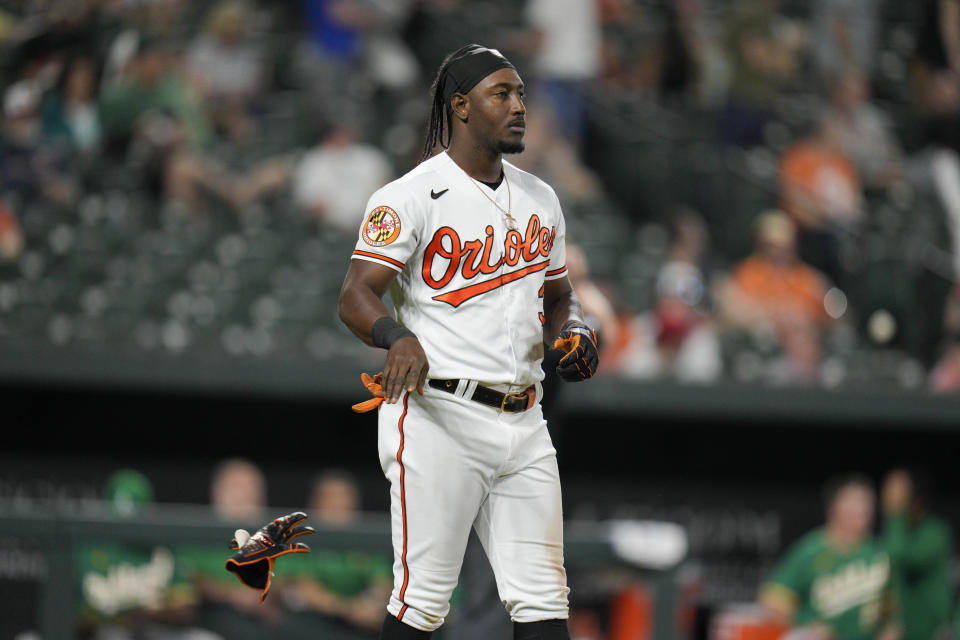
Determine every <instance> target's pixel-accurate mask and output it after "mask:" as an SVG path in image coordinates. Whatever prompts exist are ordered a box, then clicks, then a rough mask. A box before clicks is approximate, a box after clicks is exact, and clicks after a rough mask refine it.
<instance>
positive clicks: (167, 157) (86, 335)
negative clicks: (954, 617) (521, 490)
mask: <svg viewBox="0 0 960 640" xmlns="http://www.w3.org/2000/svg"><path fill="white" fill-rule="evenodd" d="M467 42H480V43H484V44H487V45H489V46H492V47H496V48H498V49H500V50H501V51H502V52H504V54H505V55H507V57H509V58H511V60H513V61H514V62H515V63H516V64H517V67H518V69H519V70H520V72H521V75H522V77H523V78H524V80H525V81H526V83H527V85H528V90H527V95H528V98H529V99H528V116H527V120H528V128H527V135H526V142H527V149H526V151H525V152H524V153H523V154H521V155H519V156H515V157H511V158H508V160H510V161H511V162H515V163H516V164H517V165H518V166H520V167H521V168H524V169H528V170H530V171H532V172H534V173H535V174H537V175H539V176H540V177H542V178H543V179H545V180H546V181H547V182H548V183H550V184H551V185H553V186H554V188H555V189H556V190H557V192H558V195H559V197H560V199H561V202H562V203H563V205H564V209H565V215H566V219H567V226H568V231H569V238H568V240H569V243H570V247H569V249H568V260H569V264H568V267H569V271H570V278H571V281H572V282H573V284H574V287H575V288H576V290H577V293H578V295H579V296H580V298H581V300H582V302H583V304H584V307H585V310H586V311H587V312H588V314H589V315H590V316H591V317H592V318H593V320H594V322H595V323H596V325H597V326H598V327H599V328H600V329H601V332H602V336H603V345H602V347H603V350H604V353H603V354H602V358H601V361H602V373H603V375H606V376H618V377H622V378H628V379H636V380H650V379H670V380H676V381H678V382H681V383H701V384H702V383H712V382H716V381H720V380H725V379H731V380H735V381H738V382H745V383H757V384H766V385H807V386H816V387H823V388H829V389H850V388H860V387H867V386H870V387H878V386H879V387H881V388H883V387H884V386H889V387H895V388H907V389H925V390H930V391H935V392H950V391H957V390H960V286H958V285H957V282H958V278H960V156H958V155H957V154H958V152H960V1H957V0H916V1H913V2H905V1H903V0H595V1H591V0H471V1H469V2H467V1H466V0H288V1H276V2H267V1H265V0H247V1H239V0H18V1H4V0H0V47H2V50H3V55H2V57H0V87H2V105H0V106H2V110H3V112H2V124H0V360H2V359H5V358H12V357H13V356H12V355H11V354H13V353H14V352H17V353H21V354H22V353H24V352H26V353H27V354H28V356H27V357H30V355H29V354H31V350H34V349H36V350H41V349H44V350H45V349H55V350H59V351H57V353H61V354H63V362H67V361H68V360H69V358H70V357H71V356H72V355H73V354H78V353H82V354H85V355H86V356H91V355H92V356H94V357H96V358H99V359H100V361H101V362H102V365H103V367H104V368H108V367H110V366H112V365H113V363H114V361H115V360H119V359H122V358H123V357H125V356H127V355H129V354H133V355H135V356H137V355H139V356H147V357H152V356H160V355H163V356H164V357H167V358H171V359H178V358H179V359H180V360H182V361H184V362H188V363H189V365H190V366H192V367H197V368H202V367H203V366H204V365H205V364H208V363H212V362H223V361H227V362H233V361H234V360H236V359H239V358H253V359H258V361H260V362H268V361H269V362H274V363H278V364H279V365H280V366H287V365H290V366H294V365H303V364H304V363H306V365H308V366H313V365H320V364H324V363H330V362H332V361H335V362H342V361H344V359H346V358H350V357H355V358H357V359H360V360H365V361H366V362H369V363H377V362H378V358H380V354H378V353H371V350H369V349H367V348H366V347H364V346H363V345H361V344H360V343H359V342H358V341H356V340H354V339H352V338H351V337H350V336H349V334H348V332H347V331H346V329H345V328H343V327H342V325H341V324H340V323H339V322H338V320H337V318H336V297H337V294H338V291H339V287H340V284H341V280H342V276H343V273H344V272H345V268H346V265H347V261H348V260H349V256H350V253H351V251H352V248H353V244H354V237H355V234H356V230H357V228H358V226H359V224H360V221H361V219H362V217H363V213H364V212H363V209H364V207H365V203H366V199H367V197H368V195H369V194H370V193H372V192H373V191H374V190H375V189H376V188H377V187H379V186H381V185H382V184H384V183H386V182H387V181H389V180H391V179H393V178H394V177H396V176H398V175H401V174H402V173H404V172H406V171H407V170H408V169H409V168H410V167H411V166H412V165H413V164H414V163H415V162H416V159H417V157H418V155H419V153H420V150H421V147H422V135H423V132H424V130H425V126H426V120H427V116H428V113H429V104H428V88H429V84H430V81H431V80H432V75H433V73H434V71H435V69H436V68H437V66H438V64H439V62H440V60H441V59H442V57H443V56H444V55H445V54H446V53H447V52H449V51H451V50H453V49H455V48H457V47H459V46H461V45H463V44H464V43H467ZM0 364H2V362H0ZM371 366H375V365H371ZM223 478H229V480H228V481H223V482H221V480H223ZM113 480H114V481H115V483H116V484H115V485H112V486H111V488H110V489H109V490H108V492H109V497H110V498H111V500H113V502H114V504H116V505H119V506H118V507H117V508H118V509H120V510H121V511H122V510H123V509H125V508H132V507H130V505H131V504H132V503H139V502H149V501H150V500H151V497H150V496H151V489H150V481H149V480H148V479H146V478H144V477H142V476H140V475H139V474H136V473H126V474H121V475H118V476H116V477H115V478H113ZM263 483H264V477H263V474H262V472H261V471H260V470H258V469H257V468H256V467H254V466H253V465H251V464H250V463H249V462H246V461H242V460H231V461H225V462H224V464H223V465H222V466H220V467H218V469H217V470H216V472H215V474H214V479H213V481H212V482H211V504H213V505H214V506H218V505H220V506H218V507H217V508H220V509H226V510H224V511H223V514H222V515H223V516H224V518H226V520H225V521H231V522H233V521H240V520H244V521H246V520H248V519H255V518H259V517H260V516H261V515H262V513H261V510H262V508H263V505H264V487H263ZM314 488H315V490H314V491H313V492H312V494H311V496H312V497H311V498H309V501H310V502H311V505H310V508H308V509H307V511H308V512H309V513H310V514H311V517H312V518H314V519H317V520H319V521H321V522H325V523H327V524H328V525H329V526H331V527H334V528H335V527H337V526H341V525H344V524H345V523H350V522H353V518H355V517H357V510H358V509H359V502H358V501H359V496H358V494H357V493H356V487H355V486H354V485H353V484H352V482H351V479H350V477H349V475H347V474H344V473H341V472H336V473H331V474H328V475H325V476H323V477H321V478H318V479H317V483H316V485H314ZM860 488H861V489H862V488H863V487H862V486H861V487H860ZM891 492H892V493H896V491H895V490H892V489H885V490H884V493H883V494H882V496H883V497H882V499H881V505H882V507H883V509H884V515H885V516H887V518H888V519H890V518H895V517H900V516H904V514H905V512H906V511H907V509H908V507H907V503H908V502H909V500H907V499H906V498H904V497H903V493H904V492H903V491H901V492H900V494H899V496H900V497H899V502H897V500H895V499H894V498H891V497H890V496H889V495H888V494H889V493H891ZM862 497H863V492H862V491H861V492H860V498H862ZM871 499H872V498H871ZM131 501H132V503H131ZM863 502H864V501H863V500H861V501H860V503H858V504H859V508H860V511H859V512H858V514H859V517H860V520H858V521H857V522H859V523H860V526H861V528H860V530H859V531H860V533H858V534H857V535H854V536H851V535H848V536H847V537H848V538H851V537H852V539H853V542H854V543H855V544H856V545H857V546H856V549H857V550H860V549H861V547H862V548H863V549H868V550H869V549H873V548H874V545H875V544H879V543H877V542H876V541H874V540H872V538H870V536H868V535H866V534H865V533H864V531H865V530H864V529H863V521H864V520H863V518H864V509H865V508H866V507H864V506H863ZM891 503H895V504H893V506H891ZM123 505H127V507H124V506H123ZM224 505H227V506H224ZM294 506H295V505H294ZM856 508H857V507H856V505H855V507H854V510H856ZM230 509H236V511H229V510H230ZM134 510H135V509H134ZM872 510H873V503H872V502H870V505H869V518H868V520H869V521H868V522H867V525H868V526H867V529H869V528H870V526H869V525H872V516H873V511H872ZM917 514H918V515H917V518H919V517H920V515H921V512H919V511H918V512H917ZM0 515H2V513H0ZM271 515H273V514H271ZM855 515H857V514H855ZM924 515H925V514H924ZM911 517H913V516H911ZM853 519H854V520H856V518H855V517H854V518H853ZM846 522H847V524H849V523H850V520H849V519H848V520H846ZM829 523H830V514H829V513H828V522H827V524H828V525H829ZM854 524H856V523H854ZM900 524H902V522H901V523H900ZM913 524H916V522H915V521H911V526H912V525H913ZM894 526H897V525H894ZM939 526H940V525H939V524H937V526H936V527H934V529H936V530H937V532H940V529H939ZM828 528H829V526H828ZM854 528H856V527H854ZM848 533H849V532H848ZM900 534H903V530H902V529H898V530H894V532H893V533H884V536H883V537H884V538H889V537H891V536H892V537H893V538H894V542H892V543H891V542H889V540H888V541H887V542H885V543H884V544H893V545H894V547H895V548H896V549H897V550H898V552H902V551H903V536H902V535H900ZM898 535H900V537H899V538H898V537H897V536H898ZM858 536H859V537H858ZM0 542H3V543H4V544H6V543H7V542H9V540H8V539H6V538H2V539H0ZM898 544H899V545H900V546H897V545H898ZM938 544H939V543H938ZM894 547H890V548H894ZM17 549H19V547H18V548H17ZM158 549H159V548H147V550H146V551H145V547H143V546H142V545H141V546H136V545H134V546H132V547H125V546H123V545H109V544H102V545H90V546H89V547H83V548H80V549H78V550H77V552H78V553H77V558H78V559H77V560H76V562H77V567H78V575H90V576H93V577H90V578H89V579H84V578H81V583H80V584H78V585H74V587H75V588H76V590H77V591H78V592H79V593H81V594H82V600H83V603H84V605H83V606H84V610H83V614H82V615H81V617H80V620H79V632H80V634H81V636H83V637H96V638H122V637H128V635H125V634H128V630H129V627H130V626H131V625H134V624H136V625H139V626H138V629H139V631H138V633H142V634H144V635H142V637H147V638H151V637H171V635H170V634H171V633H174V632H172V631H171V628H173V629H174V630H175V634H174V636H173V637H180V638H198V639H203V638H210V637H211V636H210V633H211V632H209V631H203V630H201V628H206V629H217V630H218V632H219V633H221V634H223V636H224V637H228V638H240V637H245V636H243V634H244V633H247V634H253V635H255V636H257V637H262V635H263V631H262V629H263V628H269V629H271V633H276V634H277V635H279V634H280V633H281V631H280V630H281V629H282V630H283V631H282V632H283V633H284V635H285V636H287V637H301V636H302V635H303V634H305V633H313V634H317V633H320V631H319V630H320V629H321V628H325V627H321V626H318V625H322V624H328V625H330V629H331V630H330V631H329V633H330V634H335V633H336V634H340V635H337V636H336V637H341V636H342V637H346V638H352V637H369V636H370V634H373V635H374V636H375V631H374V630H375V629H376V628H377V627H378V624H379V620H380V618H381V615H382V614H381V612H382V607H381V605H380V604H379V603H380V602H382V599H383V597H384V593H385V591H384V590H385V589H388V588H389V584H390V559H389V558H386V559H384V558H382V557H379V556H376V555H375V554H364V553H360V552H357V553H345V554H340V553H336V552H333V551H331V552H319V550H318V552H316V553H314V554H312V555H311V556H307V557H306V559H305V560H303V559H300V558H298V560H301V562H300V563H299V564H300V565H301V566H300V568H299V569H297V571H294V572H292V573H290V574H288V575H287V577H286V578H285V582H284V583H283V584H281V583H278V588H277V592H276V594H274V595H275V596H276V597H271V599H268V601H267V604H266V605H265V606H261V605H259V604H257V602H256V600H257V598H256V594H254V593H252V592H249V591H247V590H245V589H244V588H243V587H241V586H240V585H239V583H238V582H237V581H236V580H235V579H234V577H233V576H230V575H229V574H227V573H226V572H225V571H223V561H224V554H225V551H224V550H223V549H222V548H221V547H217V548H216V549H213V547H197V548H190V547H189V545H186V546H184V547H183V548H177V549H175V557H176V559H177V562H173V560H172V559H171V557H170V556H168V555H165V554H164V552H162V551H158ZM15 550H16V549H15ZM9 551H10V550H9V549H6V548H4V553H7V552H9ZM858 552H859V551H858ZM866 552H867V551H864V553H866ZM937 553H938V555H936V557H935V558H933V562H934V563H935V567H934V569H933V570H931V571H934V572H936V573H937V576H938V577H937V578H936V579H937V580H940V579H941V578H942V574H943V572H944V571H945V567H946V566H948V564H949V563H951V562H952V561H953V559H952V556H951V555H950V554H951V553H952V552H951V551H944V550H943V549H942V548H941V547H937ZM4 557H11V556H9V555H5V556H4ZM295 564H297V563H294V562H290V563H288V566H290V567H294V565H295ZM795 564H799V563H795ZM111 567H127V568H126V569H123V570H119V569H118V570H115V571H113V572H112V573H111ZM131 567H132V568H133V569H130V568H131ZM134 570H135V573H130V571H134ZM298 571H302V573H298ZM796 573H797V571H791V570H789V569H783V570H782V571H781V572H779V573H777V574H776V575H773V574H771V579H779V580H783V581H790V580H791V579H797V578H796ZM131 579H132V582H131V581H129V580H131ZM132 585H137V586H136V588H134V587H133V586H132ZM756 586H757V587H759V586H760V585H759V584H758V585H756ZM781 586H787V588H790V585H781ZM161 587H162V588H161ZM627 595H628V596H629V594H627ZM644 597H645V596H644ZM644 597H640V598H639V600H640V601H641V603H642V602H643V601H644V600H643V598H644ZM938 597H939V596H938ZM944 597H945V598H948V600H949V604H950V607H949V608H950V609H952V608H953V596H952V595H950V596H949V597H948V596H944ZM197 602H204V603H205V606H206V605H209V606H206V608H205V609H204V610H203V612H202V614H203V615H204V616H208V617H206V618H204V619H202V620H200V619H199V618H195V617H192V616H195V615H196V611H195V610H194V609H193V608H192V607H193V605H195V604H196V603H197ZM624 602H626V603H627V604H626V605H624V606H625V607H626V610H627V613H624V614H623V615H624V616H625V617H624V618H622V620H632V621H633V622H630V623H627V622H625V623H623V624H625V625H629V624H633V625H634V626H633V627H629V628H632V629H633V630H634V631H636V629H637V628H642V629H647V631H649V628H648V626H644V625H649V624H650V622H649V619H648V618H644V617H643V616H644V615H646V614H639V613H636V611H637V610H638V609H630V604H629V603H630V602H631V600H630V598H629V597H626V598H625V600H624ZM495 604H498V603H495ZM634 604H636V603H634ZM781 604H782V603H781ZM141 605H143V606H141ZM638 606H639V610H641V611H642V610H644V609H643V606H644V605H642V604H641V605H638ZM630 611H633V613H630ZM238 612H241V614H242V615H241V614H238ZM950 613H952V611H951V612H950ZM938 615H939V613H938ZM631 616H632V617H631ZM637 616H639V618H638V617H637ZM319 620H323V621H325V622H320V621H319ZM581 620H582V621H588V620H589V618H588V617H587V616H586V615H584V616H583V617H582V618H581ZM638 620H639V621H638ZM939 622H941V623H942V622H944V621H943V620H940V621H939ZM583 624H584V625H585V626H583V627H581V628H579V630H578V633H579V636H578V637H582V638H599V637H603V636H602V635H601V633H600V632H599V631H596V630H593V631H591V627H589V623H588V622H583ZM231 625H232V626H231ZM284 625H288V626H284ZM688 631H689V630H688ZM151 633H153V634H155V635H150V634H151ZM624 633H625V635H624V636H622V637H624V638H626V637H634V636H629V635H626V634H627V633H629V632H624ZM689 633H690V634H692V631H690V632H689ZM84 634H85V635H84ZM111 634H113V635H111ZM176 634H180V635H176ZM298 634H301V636H298ZM721 636H722V634H721V635H719V636H716V637H717V638H718V640H719V639H720V638H721ZM488 637H492V636H488ZM611 637H612V636H611ZM690 637H693V636H692V635H691V636H690ZM722 637H728V636H722ZM919 637H920V636H917V638H919ZM904 640H913V638H912V637H911V638H905V639H904Z"/></svg>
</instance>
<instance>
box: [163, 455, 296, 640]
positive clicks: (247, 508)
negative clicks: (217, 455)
mask: <svg viewBox="0 0 960 640" xmlns="http://www.w3.org/2000/svg"><path fill="white" fill-rule="evenodd" d="M266 491H267V485H266V478H265V477H264V474H263V472H262V471H261V470H260V468H259V467H257V465H255V464H254V463H253V462H251V461H249V460H245V459H242V458H230V459H226V460H223V461H221V462H219V463H218V464H217V465H216V467H215V468H214V470H213V474H212V477H211V480H210V504H211V507H212V509H213V513H214V514H215V515H216V516H217V517H218V518H220V519H221V521H223V523H224V529H225V530H229V531H233V530H234V529H237V528H241V527H242V528H244V529H247V530H248V531H253V530H255V529H257V528H259V527H260V526H262V525H263V521H264V520H265V519H266V514H265V513H264V509H265V507H266V497H267V496H266ZM177 558H178V560H179V561H180V562H181V564H182V566H183V567H184V570H185V571H186V573H187V575H189V576H190V577H191V578H192V579H193V583H194V584H195V585H196V588H197V590H198V592H199V594H200V598H201V602H200V607H199V611H198V621H199V623H200V625H201V626H202V627H204V628H206V629H215V630H216V631H217V632H218V633H221V634H222V635H223V636H224V637H226V638H229V639H230V640H235V639H237V640H243V639H247V638H249V639H251V640H252V639H254V638H262V637H263V636H264V634H273V633H276V632H277V629H278V628H279V625H280V624H281V623H282V620H283V615H282V611H281V609H280V607H279V602H278V600H279V598H267V599H266V600H264V601H263V603H261V602H260V593H259V592H258V591H257V590H255V589H250V588H249V587H247V586H245V585H244V584H242V583H241V582H240V581H239V580H237V578H236V576H234V575H232V574H231V573H229V572H228V571H225V570H224V568H223V566H224V565H223V563H224V562H225V559H226V558H225V556H224V550H223V547H222V546H196V545H190V546H185V547H183V548H181V549H178V552H177Z"/></svg>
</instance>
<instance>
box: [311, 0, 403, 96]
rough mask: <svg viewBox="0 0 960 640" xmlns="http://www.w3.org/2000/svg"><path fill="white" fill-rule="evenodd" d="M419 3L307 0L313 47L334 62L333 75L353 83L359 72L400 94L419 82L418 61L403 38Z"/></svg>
mask: <svg viewBox="0 0 960 640" xmlns="http://www.w3.org/2000/svg"><path fill="white" fill-rule="evenodd" d="M416 4H419V3H416V2H411V1H410V0H402V1H401V0H397V1H394V2H355V1H354V0H306V2H304V12H305V16H304V17H305V20H306V24H307V27H308V30H309V35H310V40H311V41H312V43H313V45H314V48H315V49H316V50H317V52H318V53H319V54H320V55H321V56H322V59H323V61H324V62H325V63H327V64H328V65H333V66H334V69H333V71H334V74H335V75H334V78H337V79H340V80H344V81H346V82H347V84H349V80H350V78H349V76H350V75H354V76H356V75H358V74H359V75H362V76H363V77H365V78H367V79H369V80H371V81H372V83H373V84H374V85H375V86H376V87H377V88H380V89H384V90H386V91H387V92H388V93H396V92H401V93H402V92H403V91H405V90H407V89H410V88H412V87H413V86H415V83H416V81H417V73H418V66H417V62H416V59H415V58H414V56H413V53H412V52H411V51H410V49H409V48H408V47H407V45H406V44H405V43H404V42H403V41H402V40H401V39H400V37H399V33H400V31H401V29H402V28H403V25H404V24H405V22H406V20H407V19H408V18H409V17H410V14H411V11H412V9H413V6H414V5H416ZM354 84H355V83H354ZM343 88H344V89H346V90H349V87H346V86H345V87H343Z"/></svg>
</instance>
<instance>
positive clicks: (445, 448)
mask: <svg viewBox="0 0 960 640" xmlns="http://www.w3.org/2000/svg"><path fill="white" fill-rule="evenodd" d="M503 164H504V169H503V170H504V180H503V181H501V183H500V185H499V187H498V188H497V189H496V190H495V191H494V190H493V189H490V188H489V187H487V186H485V185H482V184H480V183H478V182H476V181H475V180H473V179H471V178H470V177H469V176H468V175H467V174H466V173H464V171H463V170H462V169H460V167H459V166H458V165H457V164H456V163H454V161H453V160H452V159H451V158H450V157H449V156H448V155H447V154H446V153H441V154H439V155H437V156H435V157H433V158H431V159H430V160H427V161H425V162H423V163H421V164H420V165H419V166H417V167H416V168H415V169H414V170H412V171H411V172H409V173H408V174H406V175H405V176H403V177H402V178H400V179H398V180H396V181H394V182H391V183H390V184H388V185H387V186H385V187H384V188H382V189H380V190H379V191H377V192H376V193H374V194H373V196H372V197H371V198H370V202H369V205H368V210H367V217H366V219H365V221H364V223H363V226H362V228H361V229H360V238H359V240H358V242H357V247H356V250H355V251H354V253H353V258H354V259H356V260H370V261H373V262H376V263H378V264H382V265H385V266H387V267H390V268H391V269H396V270H397V271H398V272H399V275H398V277H397V279H396V280H395V281H394V286H393V288H392V290H391V294H392V297H393V301H394V307H395V309H396V313H397V320H398V321H399V322H400V323H401V324H403V325H404V326H406V327H407V328H409V329H410V330H411V331H413V332H414V334H416V336H417V338H418V339H419V340H420V344H421V345H422V346H423V350H424V352H425V353H426V356H427V360H428V362H429V364H430V377H431V378H438V379H449V378H459V379H460V380H461V382H460V384H459V385H458V386H457V388H456V389H455V393H448V392H446V391H442V390H438V389H434V388H433V387H431V386H429V385H427V386H425V388H424V393H423V395H420V394H418V393H409V392H407V393H405V394H404V396H403V399H402V401H401V402H398V403H396V404H386V403H384V404H382V405H380V409H379V416H378V420H379V436H378V444H379V453H380V464H381V467H382V468H383V472H384V475H386V477H387V478H388V479H389V480H390V509H391V522H392V535H393V550H394V586H393V592H392V594H391V596H390V602H389V604H388V606H387V610H388V611H389V612H390V613H391V614H392V615H394V616H396V617H397V619H399V620H400V621H401V622H403V623H404V624H407V625H410V626H412V627H415V628H417V629H422V630H425V631H431V630H433V629H436V628H437V627H439V626H440V625H442V624H443V621H444V619H445V617H446V615H447V612H448V611H449V607H450V604H449V601H450V596H451V594H452V593H453V590H454V588H455V587H456V586H457V580H458V577H459V574H460V567H461V564H462V562H463V555H464V550H465V549H466V546H467V538H468V536H469V534H470V530H471V528H472V529H474V530H475V531H476V532H477V534H478V536H479V538H480V541H481V543H482V544H483V547H484V550H485V551H486V553H487V557H488V558H489V560H490V564H491V566H492V568H493V571H494V574H495V576H496V579H497V589H498V591H499V593H500V598H501V600H502V601H503V603H504V605H505V607H506V610H507V612H508V613H509V615H510V617H511V619H512V620H514V621H516V622H533V621H537V620H549V619H565V618H566V617H567V615H568V608H567V607H568V605H567V593H568V589H567V584H566V572H565V570H564V567H563V515H562V501H561V495H560V475H559V470H558V468H557V458H556V451H555V450H554V448H553V443H552V442H551V439H550V434H549V432H548V431H547V425H546V422H545V421H544V419H543V413H542V411H541V409H540V405H539V403H536V404H534V406H533V407H531V408H530V409H527V410H526V411H523V412H520V413H506V412H503V411H500V410H498V409H496V408H493V407H490V406H487V405H485V404H481V403H479V402H476V401H474V400H471V399H470V398H471V396H472V394H473V392H474V389H476V387H477V384H478V383H482V384H484V385H486V386H495V387H498V388H500V390H501V391H518V390H519V389H522V388H525V387H528V386H530V385H531V384H534V383H536V382H538V381H539V380H540V379H541V378H542V377H543V371H542V369H541V366H540V362H541V360H542V359H543V351H544V347H543V322H544V317H543V291H544V281H545V280H548V279H552V278H561V277H563V276H564V275H565V274H566V267H565V252H564V224H563V216H562V214H561V212H560V205H559V202H558V201H557V197H556V195H555V194H554V192H553V190H552V189H551V188H550V187H548V186H547V185H546V184H544V183H543V182H542V181H540V180H539V179H537V178H536V177H534V176H532V175H530V174H528V173H526V172H524V171H521V170H519V169H517V168H516V167H514V166H512V165H510V164H507V163H506V162H504V163H503ZM481 189H483V190H485V192H484V191H481ZM508 190H509V196H508ZM494 202H496V203H497V204H499V206H500V207H502V208H503V209H504V210H509V211H510V214H511V217H512V218H513V219H514V220H515V223H514V224H515V227H516V229H515V230H510V229H509V228H508V226H507V224H508V223H507V216H506V215H505V214H504V213H503V212H502V211H501V210H500V209H499V208H498V207H497V206H496V205H495V204H494ZM537 390H538V393H537V396H538V397H537V400H538V401H539V400H540V397H539V396H540V394H541V393H542V391H541V390H540V385H537Z"/></svg>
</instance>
